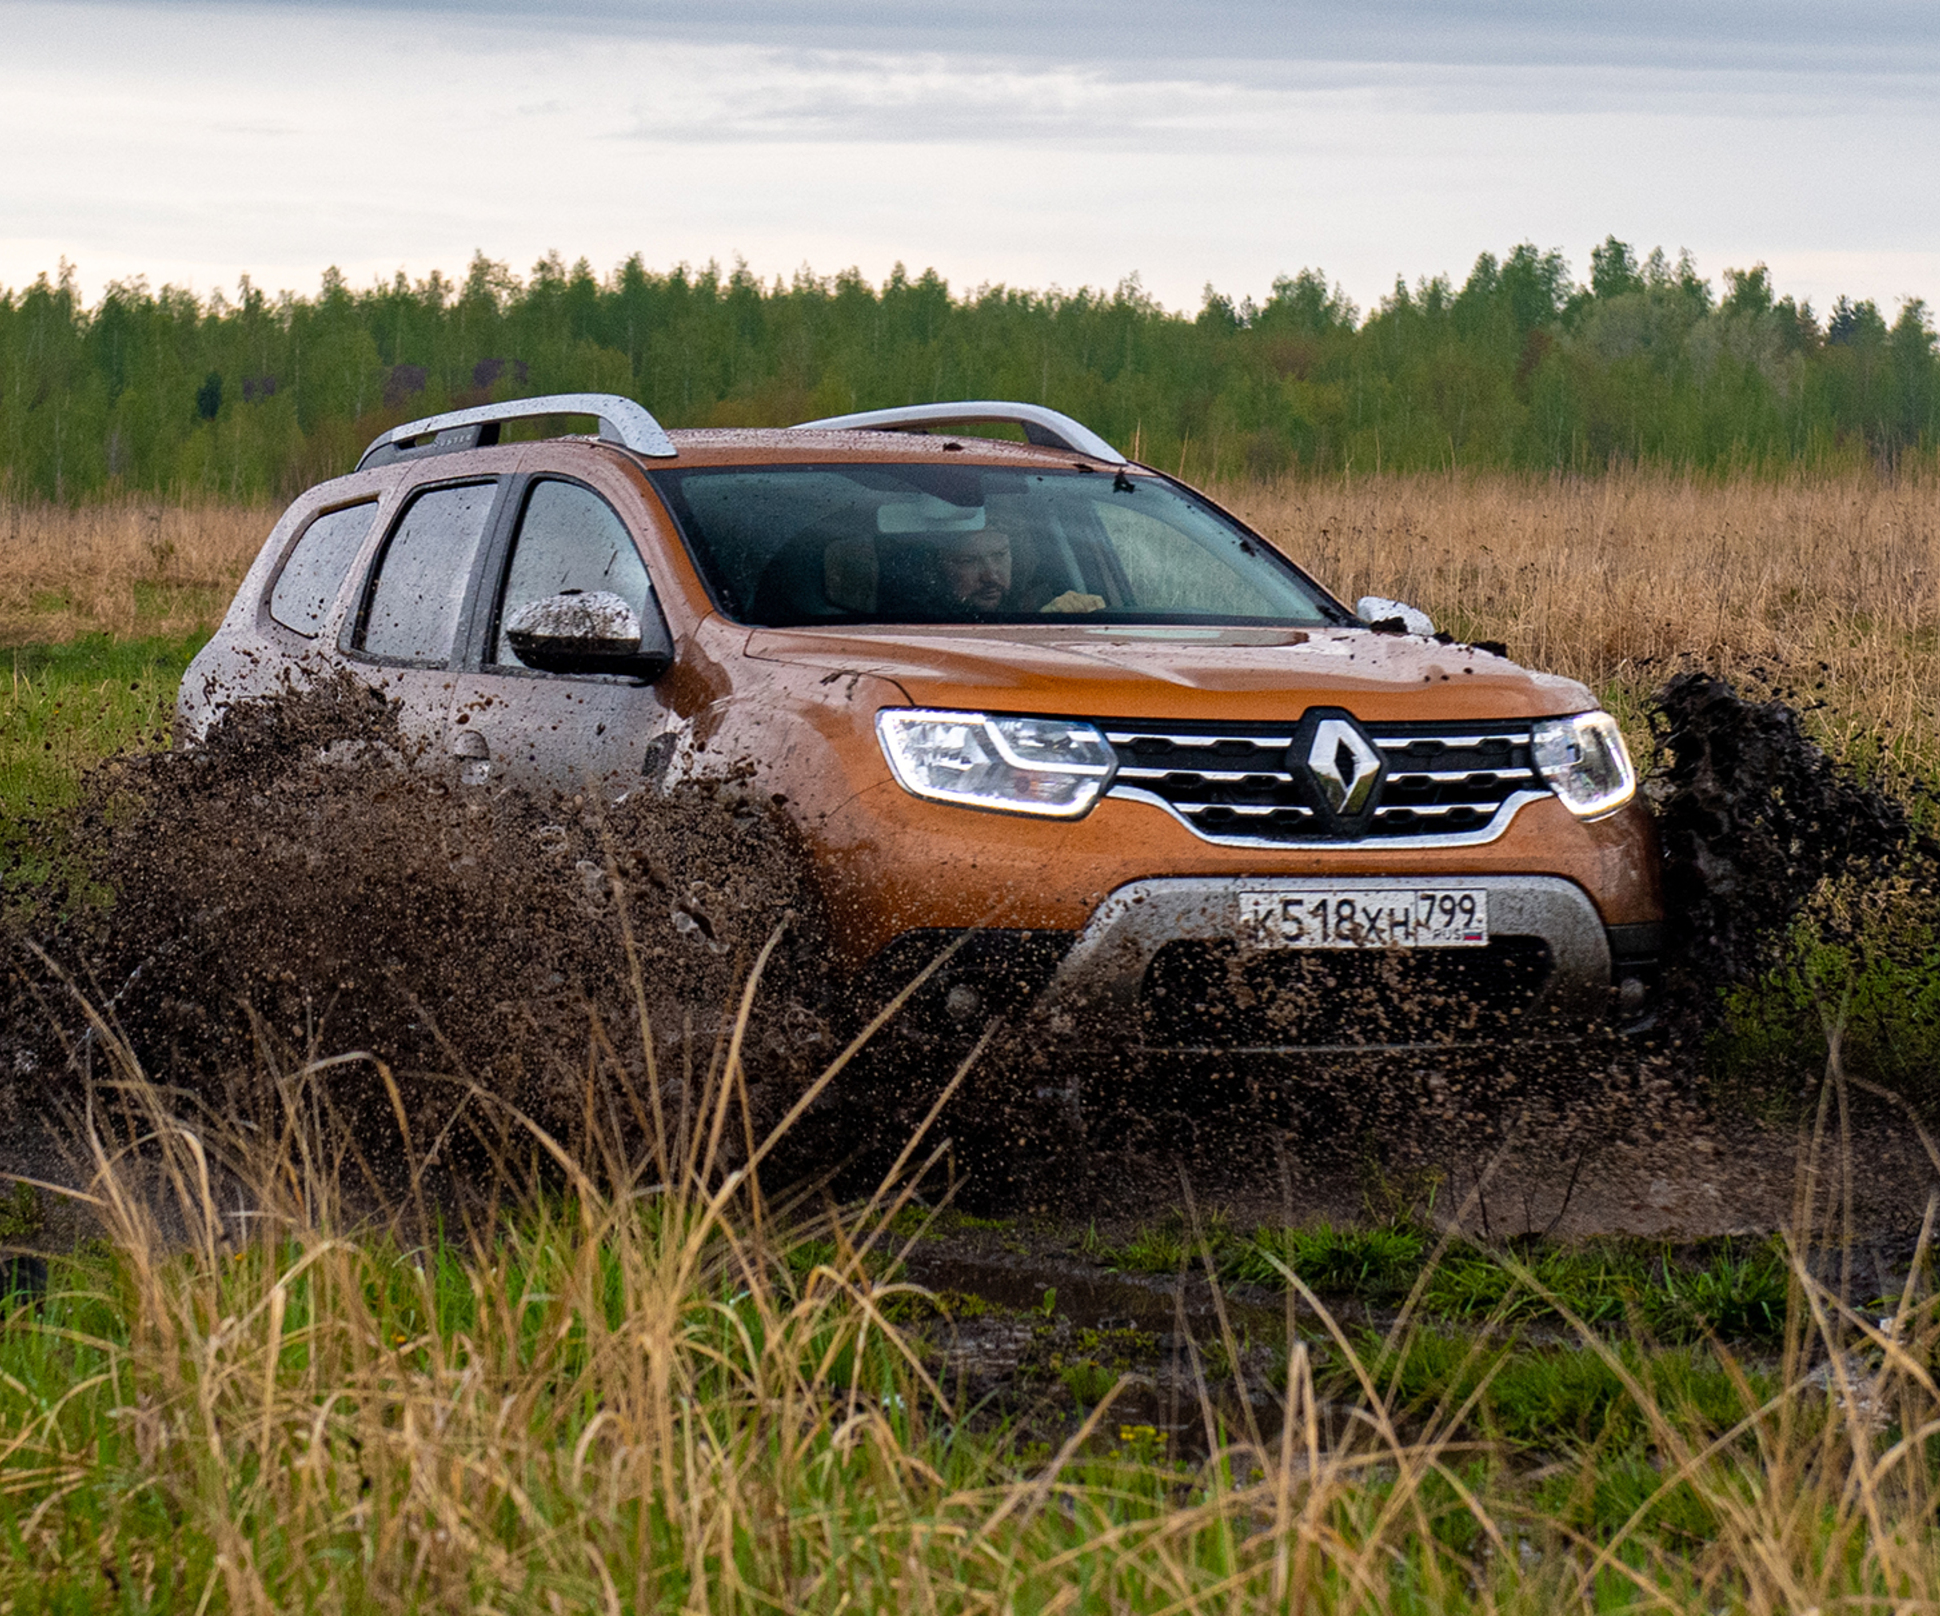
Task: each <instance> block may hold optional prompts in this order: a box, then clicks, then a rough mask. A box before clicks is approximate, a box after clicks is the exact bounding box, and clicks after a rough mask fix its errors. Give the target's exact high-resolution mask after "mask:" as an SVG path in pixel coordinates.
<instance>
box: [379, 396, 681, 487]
mask: <svg viewBox="0 0 1940 1616" xmlns="http://www.w3.org/2000/svg"><path fill="white" fill-rule="evenodd" d="M541 415H596V416H598V417H599V423H600V437H601V438H603V439H604V440H605V441H606V442H608V443H617V444H619V445H620V446H621V447H622V448H625V449H632V450H635V451H637V452H638V453H640V454H643V455H650V456H652V457H653V458H654V459H656V460H666V459H669V458H670V457H672V456H673V455H675V454H676V453H678V452H679V451H677V450H676V449H675V448H674V441H673V439H672V438H670V437H668V436H667V433H666V430H665V429H664V428H663V427H662V426H661V424H660V423H659V422H658V421H656V420H655V419H654V418H653V417H652V416H651V415H649V414H648V413H647V412H646V411H645V410H643V409H642V408H641V407H640V406H639V405H638V404H636V403H634V402H633V400H632V399H630V398H622V397H620V395H619V394H618V393H549V394H547V395H546V396H545V397H544V398H513V399H507V400H506V401H505V402H504V403H503V404H480V405H478V406H477V407H476V408H474V409H469V410H447V411H446V412H445V413H444V414H443V415H427V416H426V417H425V418H424V419H423V420H421V421H406V422H405V423H404V425H402V426H394V427H392V428H391V430H390V431H388V432H386V433H385V434H384V435H383V436H382V437H380V438H377V439H375V440H373V441H372V443H371V446H370V447H369V448H368V449H366V450H365V451H364V453H363V455H362V457H361V458H360V459H359V460H358V462H357V469H358V470H359V471H362V470H363V469H364V468H365V467H366V466H381V465H383V464H384V463H385V462H386V461H390V460H399V459H403V458H404V457H406V456H408V455H411V454H414V453H415V454H434V453H438V452H441V451H442V452H449V451H451V450H453V449H471V448H475V447H477V446H478V445H479V444H481V443H496V442H497V441H498V434H497V432H496V431H492V432H491V433H490V434H489V435H488V434H487V432H486V430H485V429H486V428H496V427H497V425H498V424H499V423H500V422H501V421H529V420H532V419H533V418H534V417H536V416H541ZM434 432H435V433H436V434H437V437H436V438H435V439H434V440H433V441H432V442H430V443H427V444H423V445H421V446H414V445H413V444H412V443H411V441H410V440H411V439H413V438H421V437H424V436H425V435H426V434H427V433H434ZM447 435H450V441H447Z"/></svg>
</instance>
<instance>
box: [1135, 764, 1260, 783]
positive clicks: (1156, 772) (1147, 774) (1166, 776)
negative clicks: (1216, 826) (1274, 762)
mask: <svg viewBox="0 0 1940 1616" xmlns="http://www.w3.org/2000/svg"><path fill="white" fill-rule="evenodd" d="M1174 775H1179V776H1181V777H1183V778H1185V779H1188V780H1219V781H1227V782H1230V781H1234V780H1270V781H1273V782H1274V783H1275V784H1277V785H1283V786H1290V785H1292V784H1293V776H1292V775H1290V774H1288V773H1287V772H1286V771H1285V770H1284V769H1281V770H1273V769H1130V768H1127V767H1126V766H1125V765H1124V764H1122V763H1121V764H1120V765H1119V766H1118V775H1117V778H1118V779H1120V780H1170V779H1171V778H1172V777H1173V776H1174Z"/></svg>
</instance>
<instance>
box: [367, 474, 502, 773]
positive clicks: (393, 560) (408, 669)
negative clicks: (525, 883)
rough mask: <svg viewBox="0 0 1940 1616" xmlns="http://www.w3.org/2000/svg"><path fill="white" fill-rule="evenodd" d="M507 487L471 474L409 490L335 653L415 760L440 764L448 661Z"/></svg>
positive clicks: (467, 616)
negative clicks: (369, 690) (394, 722)
mask: <svg viewBox="0 0 1940 1616" xmlns="http://www.w3.org/2000/svg"><path fill="white" fill-rule="evenodd" d="M509 486H510V480H509V479H507V478H502V477H496V478H495V477H484V478H479V477H473V478H467V479H465V480H463V481H453V482H448V483H438V484H433V485H431V486H428V487H424V488H420V489H418V490H417V491H415V492H414V493H413V494H412V495H411V496H410V497H409V498H408V499H407V500H406V501H405V503H404V506H403V508H402V509H401V510H400V511H399V513H398V515H397V518H396V519H395V520H394V521H393V522H392V524H391V528H390V531H389V532H388V533H387V534H386V535H385V537H384V542H383V543H382V544H381V545H379V546H378V549H377V552H376V554H375V555H374V557H373V558H372V560H371V565H370V570H369V572H368V573H367V574H366V575H365V579H364V585H363V589H362V592H361V595H360V597H359V600H358V605H357V609H356V611H355V612H354V613H353V614H352V616H351V618H350V620H349V622H348V623H347V624H346V626H345V630H344V645H343V651H344V654H345V656H346V657H347V658H348V659H349V662H350V665H351V667H352V668H353V669H354V670H355V671H356V672H357V674H358V676H359V677H360V678H362V679H364V680H366V681H367V682H368V683H370V684H371V685H372V686H373V687H374V688H375V689H376V690H377V691H378V692H379V693H380V694H381V695H383V696H384V697H385V698H386V699H387V700H389V701H391V702H393V703H395V704H396V709H397V719H398V729H399V731H400V734H401V736H402V739H403V741H404V743H405V745H406V747H407V749H408V750H409V751H410V752H411V753H412V754H413V758H414V761H421V762H424V763H427V764H431V765H434V766H438V767H440V768H442V767H443V766H444V755H445V736H446V732H447V730H448V727H449V719H450V713H451V705H452V701H453V699H454V695H455V673H454V668H453V664H454V661H455V660H456V659H457V657H458V655H459V652H460V648H461V644H462V636H463V632H464V630H465V629H466V627H467V625H468V624H469V622H470V621H471V619H472V616H473V615H474V612H475V609H476V597H477V592H478V576H479V562H480V560H481V558H482V557H483V555H484V553H485V548H486V540H487V538H488V536H489V535H490V534H491V533H492V531H493V529H494V526H495V524H496V523H497V522H498V520H499V518H500V506H501V503H502V501H503V500H504V499H505V497H506V494H507V491H508V488H509Z"/></svg>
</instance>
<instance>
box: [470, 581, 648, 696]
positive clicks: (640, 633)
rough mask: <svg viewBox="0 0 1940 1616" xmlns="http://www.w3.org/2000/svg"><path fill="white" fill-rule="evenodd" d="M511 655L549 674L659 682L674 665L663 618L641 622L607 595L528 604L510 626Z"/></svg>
mask: <svg viewBox="0 0 1940 1616" xmlns="http://www.w3.org/2000/svg"><path fill="white" fill-rule="evenodd" d="M505 635H506V638H507V639H508V640H510V641H511V644H512V651H513V654H514V655H515V656H517V657H518V659H519V660H520V661H521V662H523V663H524V664H525V665H526V666H527V667H528V668H538V669H540V670H541V671H542V672H545V673H624V674H632V675H633V676H634V677H635V678H640V679H653V678H657V677H658V676H659V675H660V674H661V673H663V672H664V671H665V670H666V667H667V664H668V663H670V662H671V661H672V660H673V647H672V646H671V645H670V644H669V643H668V641H667V631H666V628H665V627H664V626H663V625H662V624H661V622H660V620H659V617H658V615H655V617H654V618H653V620H652V622H651V623H649V624H647V625H645V626H643V625H642V624H641V621H640V616H639V614H638V613H637V612H635V611H634V609H633V608H632V607H631V606H629V605H628V604H627V603H626V602H625V601H624V600H622V599H621V598H620V597H619V596H618V595H615V594H612V593H610V592H608V591H607V590H603V589H595V590H579V589H568V590H564V591H562V592H561V593H559V594H557V595H544V596H541V597H540V598H539V599H538V600H533V601H527V602H526V604H525V605H523V606H521V607H520V608H519V609H518V611H517V612H516V613H514V614H513V616H512V618H511V620H510V621H509V622H508V623H507V624H506V625H505Z"/></svg>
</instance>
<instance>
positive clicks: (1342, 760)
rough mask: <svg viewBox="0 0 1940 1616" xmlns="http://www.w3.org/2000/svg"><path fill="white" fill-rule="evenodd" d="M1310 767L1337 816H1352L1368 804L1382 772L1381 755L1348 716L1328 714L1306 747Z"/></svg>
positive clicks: (1343, 817)
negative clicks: (1332, 716) (1309, 744)
mask: <svg viewBox="0 0 1940 1616" xmlns="http://www.w3.org/2000/svg"><path fill="white" fill-rule="evenodd" d="M1307 768H1308V770H1309V771H1310V772H1311V773H1312V774H1313V777H1314V782H1315V784H1317V785H1318V786H1319V787H1320V794H1321V795H1322V796H1323V797H1325V798H1326V799H1327V806H1328V807H1329V808H1331V809H1332V810H1333V811H1334V815H1335V817H1336V818H1338V819H1352V818H1353V817H1354V816H1355V815H1356V814H1358V813H1359V812H1360V811H1361V810H1362V809H1363V808H1365V807H1366V806H1367V799H1368V797H1369V796H1370V795H1371V794H1372V793H1373V791H1374V782H1375V781H1376V780H1377V779H1379V778H1380V775H1381V759H1380V758H1379V756H1377V755H1376V753H1375V750H1374V748H1373V747H1371V746H1369V745H1368V743H1367V737H1366V736H1365V735H1363V734H1362V733H1361V732H1360V731H1359V730H1358V729H1357V728H1355V727H1354V725H1352V724H1351V723H1349V722H1348V721H1347V720H1346V719H1344V718H1325V719H1322V720H1321V722H1320V723H1319V725H1318V726H1317V727H1316V728H1315V730H1314V739H1313V745H1311V746H1310V747H1308V748H1307Z"/></svg>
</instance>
